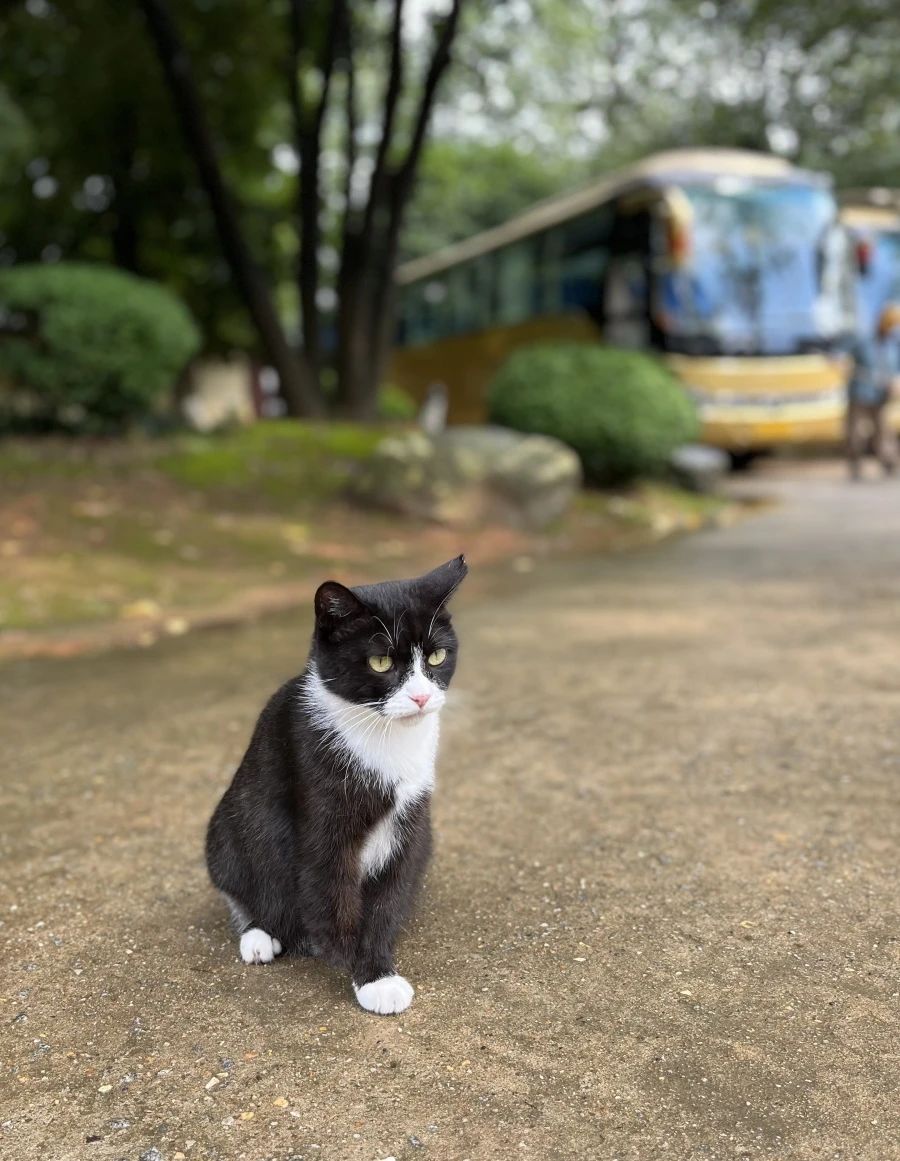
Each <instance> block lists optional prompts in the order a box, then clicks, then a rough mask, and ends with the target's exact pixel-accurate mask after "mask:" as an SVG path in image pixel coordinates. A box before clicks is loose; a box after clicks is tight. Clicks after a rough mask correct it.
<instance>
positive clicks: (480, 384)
mask: <svg viewBox="0 0 900 1161" xmlns="http://www.w3.org/2000/svg"><path fill="white" fill-rule="evenodd" d="M852 249H853V248H852V246H851V244H850V241H849V238H848V235H847V233H846V231H845V230H844V229H843V228H842V227H841V226H840V224H839V220H838V206H837V202H836V199H835V196H834V193H833V191H832V188H831V181H830V179H829V178H828V177H827V176H826V175H822V174H818V173H813V172H809V171H806V170H802V169H798V168H796V167H794V166H793V165H791V164H790V163H789V162H787V161H784V160H782V159H780V158H776V157H771V156H767V155H765V154H757V153H750V152H745V151H741V150H730V149H703V150H673V151H670V152H665V153H659V154H655V155H653V156H651V157H648V158H646V159H645V160H643V161H641V162H639V163H638V164H636V165H633V166H631V167H629V168H627V169H624V170H621V171H619V172H617V173H615V174H612V175H611V176H609V177H608V178H606V179H604V180H602V181H598V182H596V183H594V184H592V185H590V186H588V187H587V188H585V189H582V190H579V191H577V192H575V193H571V194H566V195H563V196H560V197H555V198H551V199H549V200H548V201H545V202H542V203H540V204H538V205H536V206H534V207H533V208H532V209H530V210H527V211H526V212H525V213H523V214H521V215H519V216H517V217H515V218H513V219H512V220H510V221H508V222H506V223H504V224H503V225H501V226H498V227H496V228H495V229H491V230H487V231H485V232H483V233H480V234H478V235H476V236H475V237H472V238H468V239H466V240H465V241H462V242H459V243H458V244H456V245H453V246H450V247H448V248H446V249H444V250H441V251H440V252H438V253H436V254H433V255H430V256H427V257H424V258H419V259H416V260H414V261H411V262H408V263H406V264H405V265H403V266H401V267H400V268H399V270H398V272H397V283H398V289H399V304H400V313H399V326H398V341H397V346H396V349H395V351H394V355H393V359H392V368H391V378H392V381H393V382H395V383H397V384H399V385H400V386H401V387H403V388H404V389H406V390H407V391H409V392H410V393H411V394H413V395H414V396H415V397H417V398H422V397H423V395H424V394H425V392H426V391H427V389H428V387H429V386H430V385H432V384H434V383H443V384H444V385H445V386H446V387H447V389H448V397H449V404H450V410H449V418H450V421H451V422H478V421H482V420H483V419H484V418H485V401H486V390H487V385H488V383H489V382H490V379H491V378H492V376H493V374H494V373H495V371H496V370H497V369H498V367H499V366H500V365H501V363H502V362H503V361H504V359H505V358H506V357H507V355H508V354H509V353H510V352H511V351H512V350H514V349H515V348H517V347H519V346H522V345H523V344H529V343H534V342H539V341H553V340H565V339H568V340H579V341H585V342H596V341H601V340H602V341H604V342H606V343H609V344H610V345H614V346H620V347H630V348H636V349H646V350H648V351H654V352H658V353H659V354H660V355H661V356H662V357H663V358H664V359H665V360H666V361H667V362H668V363H669V365H670V366H671V367H672V369H673V370H674V371H675V373H676V374H677V375H678V376H679V377H680V379H681V380H682V382H683V383H684V385H685V388H686V390H687V391H689V392H690V394H691V395H692V397H693V398H694V400H695V401H696V403H697V406H698V409H699V413H700V416H701V420H702V425H703V438H704V439H705V440H706V441H707V442H709V443H712V444H714V445H717V446H719V447H722V448H725V449H727V450H728V451H730V452H732V453H733V454H734V455H736V456H742V455H745V454H752V453H754V452H756V451H760V450H764V449H769V448H772V447H774V446H775V445H778V444H784V443H801V442H831V441H833V440H836V439H837V438H839V435H840V431H841V423H842V415H843V408H844V385H845V379H846V373H847V362H846V360H845V359H844V358H843V357H842V356H840V354H839V353H838V352H839V351H840V350H841V349H842V348H843V347H844V345H845V344H846V341H847V339H848V338H849V336H850V334H851V333H852V332H853V331H854V328H855V325H856V324H855V311H856V305H855V270H854V254H853V252H852Z"/></svg>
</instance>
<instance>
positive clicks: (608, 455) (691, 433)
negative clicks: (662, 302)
mask: <svg viewBox="0 0 900 1161" xmlns="http://www.w3.org/2000/svg"><path fill="white" fill-rule="evenodd" d="M488 407H489V411H490V417H491V420H492V421H493V422H494V423H500V424H503V425H504V426H505V427H512V428H515V429H516V430H517V431H526V432H540V433H542V434H544V435H553V436H556V438H557V439H561V440H562V441H563V442H564V443H567V444H569V446H570V447H572V448H574V449H575V451H576V452H577V453H578V455H579V456H580V457H581V462H582V465H583V467H584V473H585V478H586V479H587V480H588V481H589V482H591V483H594V484H619V483H623V482H626V481H628V480H632V479H635V478H636V477H638V476H654V475H659V474H660V473H661V472H663V471H664V470H665V468H666V464H667V461H668V458H669V455H670V454H671V452H672V451H673V450H674V449H675V448H676V447H678V446H679V445H680V444H683V443H686V442H689V441H690V440H692V439H694V438H695V437H696V435H697V430H698V424H697V416H696V413H695V411H694V407H693V404H692V403H691V402H690V400H689V399H688V397H687V395H686V394H685V392H684V389H683V388H682V387H681V385H680V384H679V382H678V380H677V379H676V378H675V377H674V375H672V374H671V373H670V372H669V371H668V370H667V369H666V368H665V367H664V366H663V364H662V363H660V362H659V361H658V360H657V359H655V358H653V357H651V356H650V355H645V354H641V353H640V352H637V351H622V350H617V349H615V348H612V347H600V346H593V345H591V344H587V343H549V344H540V345H538V346H533V347H524V348H522V349H521V350H518V351H516V352H515V353H514V354H512V355H511V356H510V357H509V359H508V360H507V361H506V362H505V363H504V364H503V366H502V367H501V368H500V370H499V372H498V373H497V375H496V376H495V377H494V379H493V381H492V383H491V385H490V389H489V393H488Z"/></svg>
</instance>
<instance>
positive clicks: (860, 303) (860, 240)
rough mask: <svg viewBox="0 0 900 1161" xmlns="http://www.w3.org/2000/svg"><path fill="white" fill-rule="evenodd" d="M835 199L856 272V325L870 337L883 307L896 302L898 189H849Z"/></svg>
mask: <svg viewBox="0 0 900 1161" xmlns="http://www.w3.org/2000/svg"><path fill="white" fill-rule="evenodd" d="M839 200H840V203H841V222H842V223H843V224H844V226H845V228H846V229H847V231H848V233H849V234H850V237H851V239H852V241H853V244H854V247H855V251H856V264H857V269H858V271H859V274H858V277H857V282H856V309H857V325H858V327H859V332H860V334H862V335H863V336H865V337H871V336H872V335H874V334H875V330H876V327H877V326H878V319H879V317H880V315H881V312H882V310H883V309H884V308H885V306H886V305H887V304H888V303H889V302H900V190H892V189H880V188H875V189H855V190H854V189H850V190H844V191H842V192H841V194H840V195H839Z"/></svg>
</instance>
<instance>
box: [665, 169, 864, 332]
mask: <svg viewBox="0 0 900 1161" xmlns="http://www.w3.org/2000/svg"><path fill="white" fill-rule="evenodd" d="M682 188H683V192H684V194H685V195H686V197H687V199H688V201H689V202H690V205H691V210H692V215H691V219H692V220H691V223H690V251H689V253H688V254H687V256H686V257H685V259H684V260H683V261H682V262H681V263H679V264H678V265H677V266H674V264H671V263H666V264H665V267H664V269H663V271H662V273H661V275H660V277H659V278H658V280H657V287H656V290H657V302H656V307H657V309H656V312H655V313H656V316H657V318H658V320H659V325H660V328H661V330H662V332H663V335H662V337H663V344H664V346H665V347H666V348H667V349H668V350H671V351H679V352H682V353H685V354H709V355H717V354H724V355H729V354H733V355H741V354H761V355H782V354H796V353H801V352H804V351H816V350H823V349H827V348H828V347H830V346H832V345H834V344H835V343H836V342H838V341H839V340H841V339H842V338H843V337H844V336H846V335H848V334H849V333H850V332H852V330H853V328H854V305H853V283H852V277H851V268H850V248H849V244H848V242H847V239H846V235H845V234H844V232H843V231H842V230H841V229H840V228H839V227H838V226H837V224H836V220H837V210H836V206H835V202H834V199H833V197H832V195H831V194H830V193H829V192H828V191H827V190H825V189H821V188H819V187H817V186H814V185H806V184H771V185H766V184H758V183H753V184H748V183H744V182H741V181H739V180H738V179H734V180H733V181H732V180H731V179H722V180H720V181H719V182H717V183H715V184H712V185H698V186H684V187H682ZM664 261H665V260H664Z"/></svg>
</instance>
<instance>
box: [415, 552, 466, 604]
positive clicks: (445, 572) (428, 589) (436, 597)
mask: <svg viewBox="0 0 900 1161" xmlns="http://www.w3.org/2000/svg"><path fill="white" fill-rule="evenodd" d="M468 571H469V566H468V565H467V564H466V558H465V557H464V556H455V557H454V558H453V560H448V561H447V562H446V563H445V564H439V565H438V566H437V568H433V569H432V570H431V572H426V573H425V575H424V576H420V577H419V578H418V580H417V581H416V587H417V588H418V589H419V591H420V592H421V593H422V594H423V596H424V597H425V598H426V599H427V600H429V601H431V602H432V603H433V604H434V606H435V608H436V609H439V608H441V607H442V606H443V605H446V603H447V602H448V601H449V600H450V598H451V597H452V596H453V594H454V593H455V592H456V590H457V589H458V588H459V586H460V585H461V584H462V582H463V581H464V580H465V577H466V574H467V573H468Z"/></svg>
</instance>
